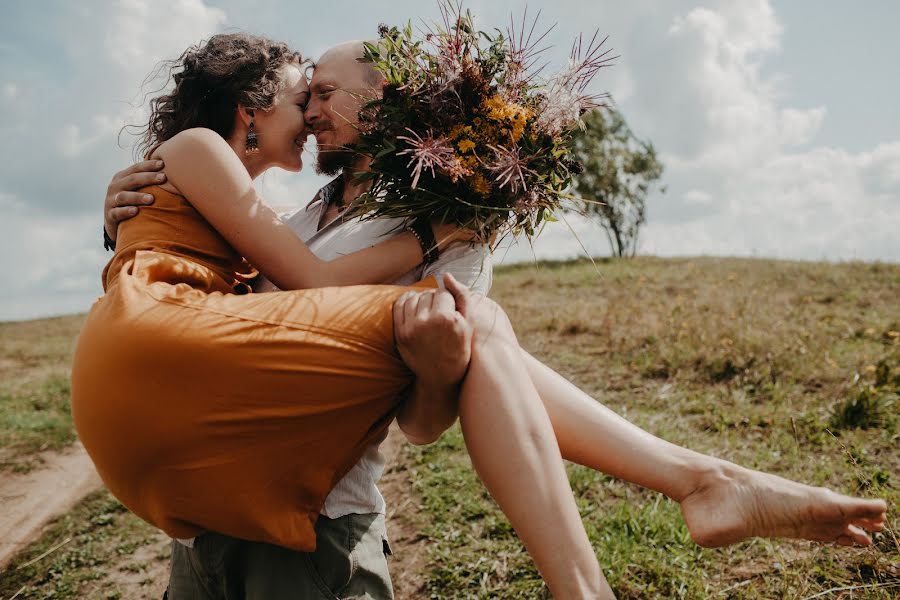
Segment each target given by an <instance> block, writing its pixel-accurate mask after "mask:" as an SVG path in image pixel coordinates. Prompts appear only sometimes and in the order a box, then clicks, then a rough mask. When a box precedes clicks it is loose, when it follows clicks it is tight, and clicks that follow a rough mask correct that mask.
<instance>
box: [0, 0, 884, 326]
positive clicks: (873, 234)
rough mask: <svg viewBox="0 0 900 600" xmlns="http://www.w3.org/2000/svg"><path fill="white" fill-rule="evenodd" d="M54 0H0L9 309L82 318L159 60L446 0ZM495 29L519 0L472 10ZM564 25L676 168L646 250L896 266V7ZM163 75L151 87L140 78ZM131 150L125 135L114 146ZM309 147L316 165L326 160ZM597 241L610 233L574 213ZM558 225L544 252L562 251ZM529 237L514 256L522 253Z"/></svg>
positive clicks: (272, 184) (278, 181) (602, 14)
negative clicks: (582, 38)
mask: <svg viewBox="0 0 900 600" xmlns="http://www.w3.org/2000/svg"><path fill="white" fill-rule="evenodd" d="M256 4H258V5H259V6H251V3H248V2H243V1H216V0H153V1H152V2H151V1H150V0H121V1H117V2H111V1H107V2H101V1H99V0H88V1H83V2H78V3H72V2H63V1H61V0H43V1H40V2H25V1H24V0H18V1H14V2H9V3H5V5H4V18H3V20H2V22H0V139H2V140H3V142H2V143H0V148H2V149H0V153H2V160H0V251H2V252H3V254H4V255H5V256H7V257H10V259H8V260H7V261H6V265H5V266H6V271H7V277H6V290H5V294H4V295H3V296H2V298H0V320H10V319H23V318H32V317H39V316H46V315H53V314H65V313H71V312H80V311H84V310H87V308H88V307H89V306H90V303H91V302H92V300H93V298H95V297H96V296H97V295H99V294H100V293H101V288H100V272H101V270H102V267H103V265H104V264H105V262H106V260H108V258H109V257H108V255H107V254H105V253H104V252H103V250H102V248H101V246H100V235H99V234H100V227H101V205H102V199H103V195H104V192H105V188H106V185H107V183H108V181H109V179H110V177H111V176H112V174H113V173H114V172H115V171H117V170H119V169H121V168H123V167H125V166H127V165H128V164H130V162H131V156H132V152H131V143H132V142H133V138H130V137H128V136H127V135H123V136H121V138H119V139H118V140H117V137H118V134H119V130H120V129H121V127H122V125H124V124H126V123H140V121H141V119H142V118H143V117H144V115H145V112H144V109H145V107H144V104H145V102H143V97H142V88H141V84H142V82H143V81H144V79H145V77H146V76H147V74H148V73H149V72H150V71H151V69H152V68H153V66H154V64H155V63H156V62H157V61H158V60H160V59H163V58H171V57H174V56H177V55H178V54H180V52H181V51H182V50H183V49H184V48H185V47H186V46H187V45H189V44H192V43H196V42H197V41H199V40H201V39H203V38H205V37H208V36H209V35H210V34H212V33H215V32H217V31H224V30H234V29H240V30H245V31H250V32H254V33H263V34H266V35H268V36H270V37H273V38H277V39H283V40H285V41H287V42H289V43H291V44H293V45H294V46H295V47H297V48H298V49H299V50H301V51H302V52H304V53H305V54H308V55H311V56H317V55H319V54H321V52H323V51H324V50H325V49H326V48H328V47H329V46H331V45H333V44H335V43H338V42H341V41H344V40H347V39H358V38H367V37H373V36H374V34H375V29H376V27H377V25H378V23H381V22H385V23H402V22H405V21H406V20H408V19H410V18H413V19H414V20H415V19H418V18H420V17H421V18H425V19H433V18H434V17H435V16H436V15H437V10H436V8H435V5H434V4H432V3H431V2H411V1H401V2H391V3H386V2H385V3H372V2H349V1H342V0H332V1H331V2H327V3H315V4H312V3H307V2H298V1H296V0H294V1H291V2H288V1H265V0H263V1H261V2H259V3H256ZM466 6H468V7H469V8H470V9H472V11H473V12H474V13H475V14H476V15H477V17H478V24H479V26H481V27H482V28H491V27H495V26H498V27H505V26H506V23H507V22H508V18H509V14H510V13H513V14H517V15H518V14H521V12H522V10H523V9H524V7H525V3H524V2H508V3H496V2H492V3H488V2H486V1H485V0H481V1H475V2H468V3H467V4H466ZM528 7H529V10H530V11H533V12H534V11H536V10H538V9H540V10H542V11H543V15H542V21H543V22H544V23H545V24H547V25H550V24H552V23H554V22H557V23H558V27H557V28H556V29H555V30H554V32H553V34H552V35H551V36H550V41H551V43H553V44H555V48H554V50H553V51H552V57H553V59H554V60H555V61H556V64H557V65H562V64H563V60H564V56H565V53H566V51H567V50H568V46H569V44H570V42H571V40H572V38H573V36H575V35H576V34H577V33H578V32H579V31H585V32H592V31H593V30H594V29H599V30H600V31H601V32H603V33H608V34H609V35H610V42H609V43H610V44H611V45H612V46H613V47H614V48H615V49H616V52H617V53H618V54H621V58H620V59H619V60H618V61H617V64H616V66H615V67H614V68H613V69H609V70H607V71H605V72H603V73H602V74H601V76H600V77H598V79H597V81H596V86H595V88H596V90H595V91H598V92H599V91H609V92H611V93H612V95H613V97H614V98H615V99H616V102H617V104H618V105H619V107H620V108H621V110H622V111H623V113H624V114H625V116H626V118H627V119H628V121H629V123H630V125H631V126H632V128H633V129H634V130H635V131H636V132H637V133H638V134H639V135H640V136H642V137H645V138H648V139H650V140H651V141H653V142H654V144H655V145H656V147H657V149H658V150H659V151H660V153H661V156H662V158H663V161H664V163H665V164H666V167H667V170H666V174H665V176H664V178H665V183H666V184H667V186H668V192H667V193H666V194H665V195H660V196H655V197H653V198H651V199H650V202H649V211H648V213H649V214H648V219H649V222H648V225H647V226H646V228H645V230H644V233H643V235H642V244H641V252H642V253H646V254H657V255H663V256H674V255H701V254H705V255H728V256H764V257H775V258H786V259H805V260H820V259H826V260H854V259H860V260H883V261H892V262H896V261H898V260H900V242H898V241H897V239H898V230H900V110H897V109H896V99H897V98H898V97H900V79H898V78H897V77H896V65H895V61H896V58H897V57H898V56H900V41H898V39H897V36H896V35H895V31H894V29H895V28H896V24H897V23H900V3H898V2H896V0H870V1H868V2H865V3H857V4H851V3H847V2H837V1H836V0H827V1H819V2H815V1H813V0H792V1H787V0H771V1H770V0H741V1H740V2H735V1H733V0H727V1H726V0H718V1H717V0H694V1H686V0H633V1H631V2H622V1H619V2H612V1H604V0H591V1H590V2H583V1H582V2H578V1H574V0H556V1H553V2H548V1H536V0H531V1H530V2H528ZM147 89H148V88H144V91H146V90H147ZM119 143H121V147H120V145H119ZM311 162H312V157H311V156H310V157H307V159H306V163H307V164H311ZM321 184H322V179H321V178H320V177H318V176H316V175H315V174H314V173H313V172H312V170H311V169H307V170H306V171H304V172H303V173H301V174H300V175H293V174H287V173H274V172H273V173H269V174H266V175H265V176H264V178H263V180H262V181H260V182H259V187H260V190H261V191H262V192H263V194H264V195H265V196H266V198H267V199H268V200H269V201H270V202H271V203H273V204H275V205H278V206H282V207H287V206H300V205H303V204H304V203H305V202H306V201H308V200H309V198H311V196H312V194H313V193H314V192H315V190H316V188H317V187H319V186H320V185H321ZM571 225H572V227H573V228H574V229H575V231H576V232H577V235H578V238H579V239H580V240H581V241H582V242H584V244H585V245H586V246H587V247H588V249H589V250H590V251H591V252H592V253H596V254H604V253H606V252H608V250H607V245H606V239H605V236H604V235H603V233H602V231H600V230H599V229H598V228H597V226H596V225H594V224H592V223H590V222H586V221H582V220H579V219H573V220H572V222H571ZM579 252H580V244H579V242H578V241H577V240H576V239H575V237H574V236H573V235H572V234H571V233H570V232H569V231H568V230H567V229H566V228H564V227H562V226H560V227H557V228H555V229H549V230H548V231H546V232H545V234H544V236H543V237H542V238H541V239H539V240H538V242H537V243H536V245H535V253H536V254H537V256H539V257H553V258H559V257H569V256H576V255H577V254H579ZM530 257H531V251H530V249H528V248H524V247H522V248H512V249H510V250H509V251H508V252H507V251H504V252H501V258H502V259H503V260H528V259H530Z"/></svg>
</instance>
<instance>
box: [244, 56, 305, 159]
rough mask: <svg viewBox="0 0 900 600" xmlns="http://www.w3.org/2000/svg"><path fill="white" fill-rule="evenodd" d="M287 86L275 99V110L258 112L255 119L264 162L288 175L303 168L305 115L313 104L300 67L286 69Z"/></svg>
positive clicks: (284, 75)
mask: <svg viewBox="0 0 900 600" xmlns="http://www.w3.org/2000/svg"><path fill="white" fill-rule="evenodd" d="M281 76H282V77H283V80H284V83H285V86H284V89H283V90H281V92H279V93H278V95H277V96H275V101H274V102H273V104H272V108H270V109H268V110H257V111H256V114H255V115H254V117H253V127H254V129H255V130H256V135H257V142H258V144H259V152H260V157H259V158H261V159H262V161H263V162H264V163H265V164H267V165H271V166H274V167H281V168H282V169H285V170H288V171H299V170H300V169H302V168H303V161H302V159H301V154H302V152H303V144H304V143H305V142H306V138H307V135H308V134H307V132H306V121H305V119H304V115H303V111H304V110H305V109H306V104H307V102H309V85H308V83H307V82H306V77H305V76H304V74H303V72H302V71H300V67H298V66H297V65H285V66H284V67H282V70H281Z"/></svg>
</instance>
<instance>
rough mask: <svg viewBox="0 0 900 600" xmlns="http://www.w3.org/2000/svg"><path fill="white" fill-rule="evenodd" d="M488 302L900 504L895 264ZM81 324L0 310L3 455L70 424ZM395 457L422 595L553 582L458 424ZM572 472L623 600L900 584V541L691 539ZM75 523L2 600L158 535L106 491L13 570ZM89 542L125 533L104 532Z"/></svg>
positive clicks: (786, 457)
mask: <svg viewBox="0 0 900 600" xmlns="http://www.w3.org/2000/svg"><path fill="white" fill-rule="evenodd" d="M492 296H494V297H495V298H496V299H497V300H498V301H499V302H500V303H501V304H502V305H503V306H504V307H505V308H506V309H507V311H508V312H509V314H510V316H511V319H512V321H513V323H514V324H515V326H516V331H517V333H518V335H519V340H520V342H521V343H522V345H523V346H525V347H526V349H528V350H529V351H531V352H532V353H533V354H534V355H536V356H537V357H538V358H540V359H541V360H544V361H545V362H547V363H548V364H550V366H552V367H554V368H555V369H557V370H558V371H560V372H561V373H563V374H564V375H566V376H567V377H569V378H570V379H571V380H572V381H574V382H575V383H576V384H578V385H579V386H580V387H582V388H583V389H585V390H586V391H587V392H589V393H590V394H592V395H593V396H594V397H595V398H597V399H599V400H601V401H603V402H604V403H606V404H607V405H609V406H610V407H611V408H613V409H614V410H616V411H617V412H619V413H620V414H623V415H625V416H627V417H628V418H629V419H631V420H633V421H635V422H636V423H638V424H639V425H641V426H642V427H644V428H646V429H648V430H650V431H652V432H653V433H655V434H657V435H660V436H662V437H664V438H666V439H668V440H670V441H673V442H676V443H679V444H683V445H686V446H689V447H691V448H694V449H696V450H700V451H703V452H708V453H711V454H714V455H717V456H721V457H723V458H727V459H729V460H733V461H735V462H738V463H741V464H744V465H747V466H751V467H755V468H759V469H764V470H768V471H772V472H775V473H778V474H781V475H784V476H787V477H791V478H794V479H798V480H801V481H805V482H807V483H812V484H818V485H828V486H829V487H832V488H835V489H838V490H841V491H844V492H853V493H861V494H864V495H872V496H879V497H884V498H886V499H888V501H889V502H890V503H891V505H892V507H896V506H897V504H898V502H900V480H898V478H900V474H898V473H900V471H898V466H900V452H898V451H897V449H898V447H900V443H898V442H900V434H898V421H900V418H898V394H900V333H898V332H900V301H898V298H900V265H886V264H864V263H846V264H819V263H795V262H780V261H764V260H743V259H712V258H702V259H677V260H673V259H668V260H663V259H654V258H640V259H636V260H628V261H601V262H599V263H598V264H597V265H596V266H594V265H592V264H591V263H590V262H588V261H576V262H564V263H541V264H540V265H537V266H535V265H523V266H508V267H502V268H499V269H497V276H496V280H495V286H494V290H493V292H492ZM81 319H82V318H81V317H66V318H62V319H53V320H47V321H33V322H27V323H7V324H0V347H2V350H0V381H2V384H0V453H2V454H0V456H2V457H3V461H2V462H3V464H4V465H5V467H0V468H6V469H20V470H21V469H27V468H29V467H30V466H33V465H32V463H31V462H30V461H31V460H32V459H31V457H33V455H34V453H35V451H36V450H37V449H39V448H42V447H48V448H52V447H59V446H61V445H64V444H66V443H68V442H69V441H71V439H72V438H73V436H72V431H71V422H70V420H68V417H67V411H66V402H67V399H68V387H67V383H66V378H65V374H66V369H67V365H68V360H69V358H70V355H71V354H70V353H71V349H72V347H73V340H74V338H75V336H76V334H77V330H78V327H79V325H80V323H81ZM111 368H115V367H114V365H111ZM403 457H404V458H403V460H402V461H401V463H400V464H398V465H395V466H394V467H393V469H395V470H404V471H406V472H407V474H408V476H409V479H410V481H411V482H412V488H413V489H412V490H411V492H410V493H411V494H413V496H412V498H411V499H412V501H411V502H410V503H409V504H408V505H407V507H406V508H404V511H406V512H409V513H410V514H411V518H412V519H413V521H414V522H415V525H416V527H417V528H418V530H419V531H420V532H421V534H422V535H424V536H426V537H427V538H428V540H429V543H428V548H429V550H428V558H427V567H426V570H427V572H426V574H425V580H426V584H425V585H426V594H427V596H430V597H434V598H535V597H540V596H541V595H542V594H543V593H544V590H543V586H542V584H541V582H540V580H539V578H538V577H537V574H536V572H535V570H534V569H533V567H532V566H531V564H530V560H529V559H528V557H527V555H525V554H524V552H523V551H522V549H521V547H520V545H519V544H518V542H517V541H516V539H515V537H514V535H513V533H512V531H511V529H510V527H509V525H508V523H507V522H506V521H505V519H504V518H503V517H502V515H501V514H500V513H499V512H498V511H497V510H496V508H495V507H494V505H493V503H492V502H491V501H490V499H489V498H488V497H487V496H486V494H485V492H484V491H483V489H482V488H481V486H480V484H479V483H478V481H477V479H476V478H475V477H474V476H473V473H472V469H471V466H470V464H469V461H468V458H467V456H466V454H465V451H464V446H463V445H462V440H461V436H460V434H459V431H458V429H455V428H454V429H453V430H451V431H450V432H448V434H446V435H445V436H444V437H443V438H442V439H441V440H440V441H439V442H438V443H436V444H434V445H432V446H429V447H425V448H413V447H407V448H406V449H405V450H404V452H403ZM569 473H570V480H571V482H572V485H573V488H574V489H575V492H576V495H577V496H578V500H579V506H580V508H581V513H582V516H583V518H584V520H585V523H586V525H587V528H588V532H589V535H590V536H591V539H592V542H593V544H594V547H595V549H596V551H597V556H598V559H599V560H600V562H601V564H602V565H603V568H604V572H605V573H606V574H607V577H608V578H609V579H610V582H611V583H612V585H613V587H614V589H615V590H616V591H617V593H618V595H619V596H620V597H621V598H691V599H693V598H723V597H727V598H775V597H784V598H812V597H814V596H815V595H816V594H821V595H819V596H816V597H822V598H827V597H835V598H836V597H842V596H839V595H838V594H847V593H849V592H852V593H853V596H852V597H854V598H893V597H896V594H898V593H900V544H898V542H897V539H896V537H894V536H893V535H891V534H884V535H881V536H879V537H878V538H877V540H876V543H875V544H874V545H873V546H872V547H870V548H867V549H852V550H847V549H835V548H830V547H823V546H815V545H811V544H807V543H802V542H778V543H774V542H763V541H751V542H747V543H744V544H741V545H738V546H735V547H732V548H729V549H724V550H704V549H701V548H699V547H697V546H695V545H694V544H693V543H692V542H691V541H690V538H689V536H688V534H687V531H686V529H685V528H684V527H683V525H682V522H681V518H680V515H679V513H678V510H677V506H675V505H674V504H672V503H670V502H669V501H667V500H665V499H664V498H661V497H660V496H659V495H658V494H655V493H650V492H646V491H644V490H641V489H639V488H637V487H635V486H631V485H628V484H624V483H622V482H619V481H615V480H611V479H610V478H608V477H606V476H603V475H601V474H598V473H594V472H591V471H589V470H587V469H584V468H581V467H575V466H572V467H571V468H570V470H569ZM0 476H2V471H0ZM524 490H525V491H526V493H527V487H526V488H524ZM891 514H896V509H894V510H893V513H889V518H890V516H891ZM551 518H552V516H551ZM889 525H891V526H892V528H893V521H892V520H889ZM66 536H68V537H72V538H73V540H74V541H73V542H72V543H69V544H67V545H66V546H65V547H64V548H62V549H61V550H58V551H56V552H54V553H53V554H52V555H51V556H50V557H48V558H47V559H44V562H43V563H40V562H39V563H38V564H37V565H32V566H29V567H27V568H24V569H21V570H20V571H18V572H17V573H15V574H13V575H8V574H4V575H0V598H8V597H9V596H11V595H12V594H14V593H16V592H17V591H18V590H20V588H22V587H23V586H25V589H24V590H23V591H22V593H21V594H20V595H19V596H18V597H19V598H40V597H45V596H46V595H48V594H49V593H51V592H54V593H55V594H56V595H55V596H54V597H61V598H75V597H84V594H83V592H79V590H85V589H97V588H96V583H93V584H89V583H87V582H88V581H89V580H90V578H91V576H93V577H94V579H97V577H98V576H99V575H98V573H99V572H102V571H103V570H105V569H107V568H108V567H107V565H110V564H116V561H118V562H120V563H121V562H124V561H126V560H128V558H129V556H130V555H131V554H130V553H129V550H130V551H132V552H133V551H134V550H135V549H136V548H141V547H145V546H148V545H152V544H154V543H157V542H158V540H156V538H154V537H153V536H152V535H151V533H150V532H149V530H148V529H147V528H146V526H142V525H141V524H140V523H136V522H135V519H134V518H133V517H131V516H130V515H128V514H127V513H126V512H123V511H122V510H121V509H120V508H117V505H116V503H115V502H114V501H112V500H110V499H109V498H108V497H104V496H102V495H100V496H97V497H95V498H92V499H90V500H89V501H88V502H86V503H85V504H84V505H83V506H82V507H80V508H79V509H78V510H76V511H75V512H74V513H73V514H72V515H70V516H69V518H67V519H63V520H61V521H60V522H59V523H57V525H56V526H55V527H54V528H53V529H52V530H51V531H50V532H49V533H48V535H47V536H45V539H43V540H41V542H39V543H38V544H36V545H35V546H34V547H33V548H31V549H29V550H28V551H27V552H25V553H24V554H23V555H22V556H21V557H20V558H19V559H18V560H17V562H16V563H15V564H25V563H26V562H27V561H28V560H29V559H31V558H34V557H36V556H39V555H40V554H41V552H43V551H45V550H47V549H48V548H52V547H53V545H54V544H55V543H58V542H59V541H62V540H63V539H65V538H66ZM98 536H101V537H102V536H105V538H106V539H108V540H112V541H109V542H108V543H106V544H105V545H103V544H99V543H97V542H96V540H97V539H98ZM154 540H156V541H154ZM88 547H90V548H92V550H90V551H88V550H86V548H88ZM123 548H124V550H123ZM79 552H80V554H78V553H79ZM85 556H87V557H88V558H85ZM73 557H74V558H73ZM164 558H165V557H164V554H160V555H159V556H157V560H164ZM48 561H49V566H48V564H45V563H47V562H48ZM394 568H395V569H398V568H400V569H402V565H397V564H396V563H395V565H394ZM53 573H55V575H53V576H51V575H48V574H53ZM62 579H66V582H67V583H66V585H65V586H62V587H61V584H60V583H59V582H60V581H62ZM79 582H80V583H79ZM88 585H93V586H94V587H92V588H87V587H80V586H88ZM839 588H840V589H839ZM827 590H834V591H833V592H827ZM842 590H843V591H842ZM79 594H81V595H79Z"/></svg>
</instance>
